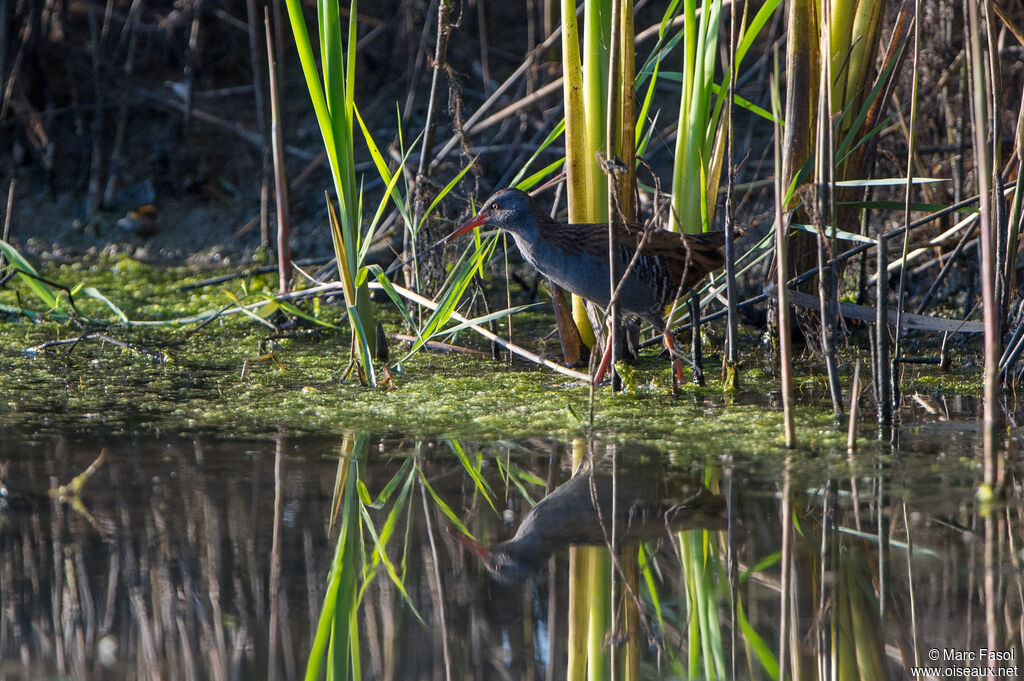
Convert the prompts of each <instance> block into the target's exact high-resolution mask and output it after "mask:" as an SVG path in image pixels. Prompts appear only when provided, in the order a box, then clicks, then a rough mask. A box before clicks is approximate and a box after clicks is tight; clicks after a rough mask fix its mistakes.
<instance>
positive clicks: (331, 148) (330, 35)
mask: <svg viewBox="0 0 1024 681" xmlns="http://www.w3.org/2000/svg"><path fill="white" fill-rule="evenodd" d="M287 6H288V18H289V20H290V21H291V26H292V34H293V35H294V37H295V46H296V49H297V50H298V53H299V61H300V62H301V64H302V72H303V74H304V76H305V78H306V88H307V89H308V90H309V95H310V99H311V100H312V102H313V110H314V111H315V112H316V119H317V124H318V125H319V127H320V134H321V135H322V136H323V140H324V148H325V150H326V152H327V159H328V162H329V165H330V167H331V177H332V179H333V181H334V191H335V194H336V196H337V199H338V204H339V206H340V207H341V211H340V214H339V216H338V220H337V229H332V231H331V234H332V238H333V239H334V242H335V243H334V246H335V253H336V255H337V256H338V258H337V259H338V276H339V277H340V279H341V281H342V283H343V291H344V295H345V305H346V307H347V308H348V316H349V324H350V326H351V328H352V335H353V339H354V343H355V345H356V346H357V347H358V348H359V356H360V360H361V362H362V366H363V369H364V371H365V373H366V378H367V380H368V381H369V383H370V385H376V378H375V375H374V371H373V351H374V345H375V335H374V326H373V315H372V310H371V308H370V298H369V289H368V288H367V287H366V284H365V282H363V283H360V284H358V285H357V283H356V282H357V281H358V279H359V276H358V275H359V269H360V264H361V261H360V257H359V256H360V242H361V240H362V237H363V235H362V232H361V222H362V219H361V218H362V192H361V190H360V188H359V187H358V186H357V185H356V171H355V149H354V136H353V124H354V121H355V113H354V111H355V97H354V91H355V90H354V88H355V56H356V55H355V45H356V0H352V2H351V5H350V6H349V20H348V45H349V50H348V53H347V54H346V52H345V49H344V46H343V44H342V37H341V32H342V24H341V18H340V14H339V10H338V3H337V2H328V1H327V0H317V29H318V35H319V39H320V40H319V44H320V59H321V62H322V64H323V80H322V81H321V78H320V73H319V71H318V70H317V66H316V60H315V59H314V57H313V48H312V46H311V45H310V41H309V33H308V32H307V31H306V22H305V19H304V18H303V16H302V4H301V2H300V0H287Z"/></svg>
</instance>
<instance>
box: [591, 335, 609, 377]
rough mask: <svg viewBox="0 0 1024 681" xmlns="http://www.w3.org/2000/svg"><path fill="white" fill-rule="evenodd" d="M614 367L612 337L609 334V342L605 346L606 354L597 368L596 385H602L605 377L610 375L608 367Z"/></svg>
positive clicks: (602, 356)
mask: <svg viewBox="0 0 1024 681" xmlns="http://www.w3.org/2000/svg"><path fill="white" fill-rule="evenodd" d="M611 365H612V337H611V335H610V334H609V336H608V340H607V341H605V344H604V354H603V355H601V364H600V366H598V367H597V373H595V374H594V385H600V384H601V381H602V380H604V375H605V374H606V373H608V367H610V366H611Z"/></svg>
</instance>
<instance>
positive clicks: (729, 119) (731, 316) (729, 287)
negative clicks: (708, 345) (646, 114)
mask: <svg viewBox="0 0 1024 681" xmlns="http://www.w3.org/2000/svg"><path fill="white" fill-rule="evenodd" d="M736 9H737V8H736V7H735V6H734V7H732V8H730V10H729V67H728V68H729V96H728V97H726V100H725V101H726V104H725V106H726V110H725V124H726V126H728V127H727V129H726V145H727V149H726V152H725V158H726V169H725V178H726V183H725V297H726V300H727V302H728V304H727V309H728V315H727V317H726V325H725V329H726V332H725V342H726V345H725V348H726V360H725V361H726V364H727V366H728V367H729V370H728V372H727V376H728V379H729V382H730V384H731V387H733V388H735V387H736V363H737V361H738V360H739V348H738V347H737V343H738V342H739V315H738V313H737V310H736V302H737V300H738V297H739V294H738V292H737V291H736V262H735V259H736V253H735V244H734V243H733V230H732V226H733V214H732V196H733V191H734V189H735V185H736V167H735V164H734V163H733V158H734V157H735V148H734V147H735V141H734V139H733V115H732V105H733V99H734V97H735V96H736V63H735V62H736ZM734 607H735V604H734ZM734 619H735V618H734ZM733 638H735V637H733ZM732 652H733V675H732V676H733V678H735V677H736V674H735V663H736V655H735V653H736V642H735V640H733V641H732Z"/></svg>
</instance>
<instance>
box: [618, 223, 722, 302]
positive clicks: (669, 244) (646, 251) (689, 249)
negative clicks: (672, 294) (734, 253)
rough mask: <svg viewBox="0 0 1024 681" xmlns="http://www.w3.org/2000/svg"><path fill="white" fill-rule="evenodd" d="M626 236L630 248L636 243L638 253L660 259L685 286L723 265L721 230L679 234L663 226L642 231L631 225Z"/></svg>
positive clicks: (696, 281)
mask: <svg viewBox="0 0 1024 681" xmlns="http://www.w3.org/2000/svg"><path fill="white" fill-rule="evenodd" d="M625 235H626V238H625V240H626V241H627V242H631V243H629V245H630V246H631V247H633V248H637V247H638V246H639V248H640V255H642V256H655V257H658V258H660V259H661V261H662V262H663V263H664V265H665V267H666V269H667V270H668V271H669V272H670V273H671V274H672V276H673V278H675V279H677V280H678V281H679V283H681V284H682V285H683V288H684V289H688V288H692V287H693V286H694V285H696V284H697V283H698V282H699V281H700V280H701V279H703V278H704V276H705V275H707V274H708V273H709V272H715V271H717V270H720V269H722V267H723V266H724V265H725V250H724V247H725V233H724V232H705V233H702V234H679V233H678V232H669V231H667V230H663V229H657V230H650V231H646V232H645V231H644V230H641V229H638V228H631V229H628V230H626V231H625ZM645 235H646V237H645Z"/></svg>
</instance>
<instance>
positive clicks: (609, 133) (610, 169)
mask: <svg viewBox="0 0 1024 681" xmlns="http://www.w3.org/2000/svg"><path fill="white" fill-rule="evenodd" d="M621 13H622V2H621V0H613V1H612V16H611V29H612V35H611V39H610V40H609V43H608V100H607V106H608V109H607V112H606V116H607V119H606V125H605V151H606V153H607V155H608V158H607V160H606V162H605V163H603V164H601V165H602V169H603V170H604V171H605V173H606V174H607V175H608V179H609V184H608V185H607V186H608V290H609V291H614V290H615V289H616V288H617V285H618V283H619V272H618V270H619V267H618V265H619V259H618V257H617V255H618V247H617V245H616V243H615V223H616V221H617V220H618V214H617V212H618V202H617V201H616V197H617V195H618V191H619V190H618V177H617V175H616V173H615V170H614V167H615V165H614V163H613V161H612V159H613V154H614V153H615V147H614V145H615V137H616V131H615V123H616V121H617V119H618V116H616V115H615V112H616V111H617V110H618V108H619V105H620V101H619V96H618V95H619V92H618V90H619V70H618V67H619V63H620V61H621V57H620V55H619V49H620V47H621V45H620V44H619V43H620V38H619V31H620V30H621V26H620V25H619V23H620V18H619V15H620V14H621ZM627 162H629V163H631V162H632V159H627ZM639 252H640V249H637V253H639ZM618 335H619V304H618V302H616V301H615V299H614V298H613V299H611V300H610V301H609V302H608V349H607V352H608V353H610V355H609V357H610V358H611V373H610V374H609V376H608V378H609V380H610V381H611V384H612V391H613V392H617V390H618V388H619V387H621V386H619V383H620V381H618V380H617V379H618V372H617V371H616V370H615V360H617V359H618V353H619V347H618V338H617V336H618ZM612 648H613V650H614V646H613V647H612ZM611 667H612V669H614V668H615V658H614V657H612V661H611Z"/></svg>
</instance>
